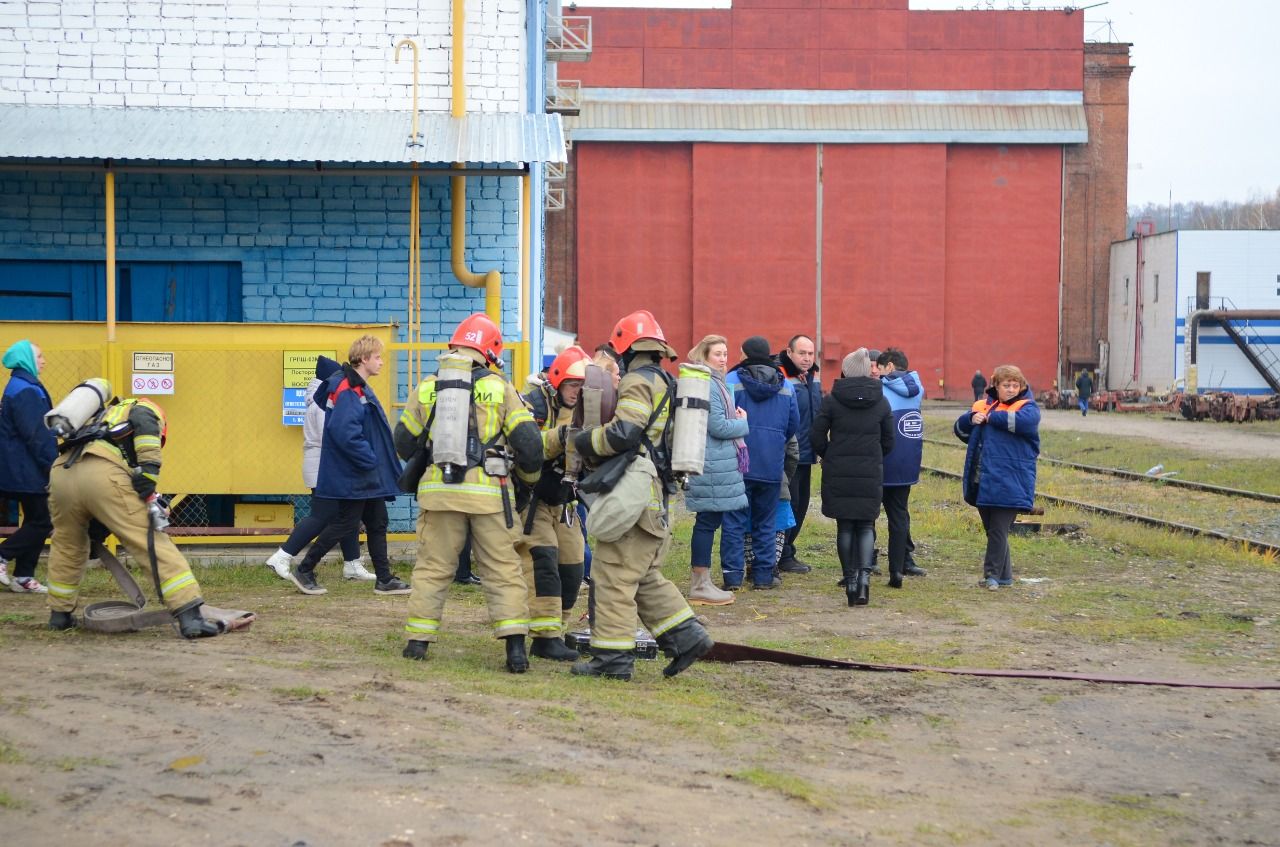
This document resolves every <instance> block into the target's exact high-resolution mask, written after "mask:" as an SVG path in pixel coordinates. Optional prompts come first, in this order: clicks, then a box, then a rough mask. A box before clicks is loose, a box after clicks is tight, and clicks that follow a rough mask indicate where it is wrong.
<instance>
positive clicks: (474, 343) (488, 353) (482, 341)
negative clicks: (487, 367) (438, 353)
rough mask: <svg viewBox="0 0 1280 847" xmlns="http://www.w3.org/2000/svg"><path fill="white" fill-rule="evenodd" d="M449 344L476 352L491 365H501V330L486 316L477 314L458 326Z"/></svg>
mask: <svg viewBox="0 0 1280 847" xmlns="http://www.w3.org/2000/svg"><path fill="white" fill-rule="evenodd" d="M449 344H450V345H451V346H453V347H469V348H471V349H472V350H478V351H479V352H480V353H481V355H483V356H484V357H485V358H486V359H487V360H488V361H489V362H490V363H491V364H494V365H498V364H501V363H502V330H500V329H498V325H497V324H495V323H494V322H493V321H491V320H490V319H489V316H488V315H485V314H479V313H477V314H474V315H472V316H471V317H469V318H467V319H466V320H464V321H463V322H462V323H460V324H458V328H457V329H455V330H454V331H453V337H452V338H450V339H449Z"/></svg>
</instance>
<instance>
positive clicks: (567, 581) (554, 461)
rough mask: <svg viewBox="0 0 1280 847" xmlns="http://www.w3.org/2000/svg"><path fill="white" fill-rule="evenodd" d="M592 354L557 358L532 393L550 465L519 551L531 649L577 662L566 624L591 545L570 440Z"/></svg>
mask: <svg viewBox="0 0 1280 847" xmlns="http://www.w3.org/2000/svg"><path fill="white" fill-rule="evenodd" d="M590 362H591V354H590V353H588V352H587V351H586V350H583V349H582V348H581V347H570V348H568V349H566V350H565V351H564V352H562V353H560V355H558V356H556V358H555V360H554V361H552V363H551V367H549V368H548V369H547V375H546V380H545V381H543V382H541V383H539V384H538V385H535V386H534V387H533V389H532V390H530V391H528V392H526V393H525V401H526V403H527V404H528V405H529V408H530V409H531V410H532V412H533V419H534V421H535V422H536V423H537V424H538V425H539V426H541V427H542V450H543V454H544V458H545V461H544V462H543V465H542V477H541V478H540V479H539V480H538V484H537V485H536V486H534V491H533V498H532V500H531V501H530V503H529V506H528V508H527V509H525V512H524V514H523V515H522V516H521V523H522V527H523V530H522V533H521V538H520V543H519V545H518V550H519V552H520V558H521V561H522V562H523V564H524V576H525V580H526V581H527V582H528V583H529V594H530V597H529V613H530V616H531V619H530V624H529V630H530V632H531V634H532V635H533V646H532V647H531V649H530V652H531V653H532V654H533V655H534V656H537V657H539V658H543V659H555V660H557V661H562V662H572V661H573V660H574V659H576V658H578V651H577V650H572V649H570V648H569V647H567V646H565V643H564V640H563V635H564V623H565V617H566V616H567V615H568V612H569V610H570V609H571V608H573V604H574V603H575V602H576V601H577V599H578V590H579V589H580V588H581V587H582V573H583V561H584V559H586V541H585V540H584V539H583V537H582V531H581V529H580V528H579V527H578V525H577V524H576V523H574V522H573V521H576V519H577V510H576V508H575V507H576V504H577V491H576V490H575V488H574V482H575V481H576V468H575V469H574V472H573V473H567V471H568V466H569V465H570V464H575V465H576V464H578V463H577V462H572V463H571V459H576V455H574V454H575V451H574V449H573V445H572V443H571V442H570V440H569V439H570V438H571V435H572V433H573V432H574V431H575V429H574V410H575V407H576V406H577V404H578V402H579V399H580V397H581V395H582V385H583V381H584V380H585V379H586V375H587V365H588V364H590Z"/></svg>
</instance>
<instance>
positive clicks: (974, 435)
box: [954, 365, 1040, 591]
mask: <svg viewBox="0 0 1280 847" xmlns="http://www.w3.org/2000/svg"><path fill="white" fill-rule="evenodd" d="M954 428H955V434H956V437H957V438H959V439H960V440H961V441H963V442H965V443H966V444H968V445H969V449H968V451H967V452H966V453H965V458H964V476H963V482H962V485H963V486H964V501H965V502H966V503H968V504H969V505H971V506H976V507H977V509H978V514H979V516H981V518H982V528H983V529H984V530H986V533H987V552H986V555H985V556H984V557H983V560H982V584H983V585H984V586H985V587H986V588H988V589H990V590H991V591H996V590H998V589H999V588H1000V586H1002V585H1012V584H1013V563H1012V561H1011V560H1010V558H1009V528H1010V527H1012V526H1013V521H1014V518H1016V517H1017V516H1018V512H1025V511H1029V510H1030V509H1031V507H1032V505H1033V504H1034V502H1035V497H1036V457H1038V456H1039V455H1040V407H1039V406H1037V405H1036V401H1035V398H1034V397H1033V396H1032V394H1031V386H1029V385H1027V380H1026V378H1025V377H1024V376H1023V375H1022V371H1021V370H1019V369H1018V368H1016V367H1015V366H1013V365H1001V366H1000V367H998V368H996V369H995V371H994V372H993V373H992V374H991V387H990V388H988V389H987V391H986V395H985V396H984V397H982V398H981V399H980V400H977V401H976V402H974V404H973V407H972V408H971V409H970V410H969V411H967V412H965V413H964V414H962V415H960V417H959V418H957V419H956V422H955V427H954Z"/></svg>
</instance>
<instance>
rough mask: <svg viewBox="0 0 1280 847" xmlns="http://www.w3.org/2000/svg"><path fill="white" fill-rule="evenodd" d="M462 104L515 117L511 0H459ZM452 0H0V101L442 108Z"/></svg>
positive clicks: (520, 32) (518, 5)
mask: <svg viewBox="0 0 1280 847" xmlns="http://www.w3.org/2000/svg"><path fill="white" fill-rule="evenodd" d="M466 2H467V35H466V42H467V58H466V70H465V73H466V82H467V109H468V110H469V111H476V112H479V111H492V112H518V111H522V110H523V108H524V74H525V67H526V65H527V51H526V46H525V43H524V41H525V38H524V31H525V30H524V27H525V5H524V3H523V2H521V0H466ZM450 22H451V12H450V4H449V0H314V1H313V2H308V0H258V2H256V3H255V2H251V0H178V1H177V2H174V0H131V2H122V1H121V0H63V2H60V3H58V2H49V0H3V2H0V103H30V104H37V103H38V104H65V105H85V104H92V105H104V106H105V105H110V106H156V105H163V106H191V107H230V106H235V107H241V108H310V109H320V108H323V109H408V108H409V105H410V102H411V96H412V94H411V83H412V63H411V62H410V58H411V57H410V54H409V51H408V50H405V51H402V52H401V60H400V63H399V64H396V63H395V52H394V45H395V43H396V42H397V41H399V40H400V39H401V38H413V39H414V40H416V41H417V42H418V46H419V75H418V102H419V106H420V107H421V108H422V109H424V110H428V111H448V110H449V96H450V68H451V63H450V55H449V51H450V49H451V44H452V39H451V38H450V29H451V23H450Z"/></svg>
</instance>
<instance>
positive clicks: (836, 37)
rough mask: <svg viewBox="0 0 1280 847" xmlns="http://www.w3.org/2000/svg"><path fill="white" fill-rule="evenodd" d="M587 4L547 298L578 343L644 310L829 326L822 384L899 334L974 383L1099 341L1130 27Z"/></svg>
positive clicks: (889, 1) (796, 7)
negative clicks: (588, 41)
mask: <svg viewBox="0 0 1280 847" xmlns="http://www.w3.org/2000/svg"><path fill="white" fill-rule="evenodd" d="M578 14H588V15H590V16H591V17H592V23H593V30H594V45H593V52H592V56H591V60H590V62H588V63H587V64H585V65H582V66H581V77H582V111H581V114H580V115H579V116H578V117H577V118H576V119H573V120H571V121H569V122H568V124H569V127H570V130H569V131H570V137H571V139H572V141H573V157H572V161H571V165H570V174H569V180H568V183H567V186H566V187H567V198H566V199H567V202H566V209H565V210H564V211H563V212H560V213H556V214H550V215H548V226H547V230H548V232H547V239H548V260H549V268H548V292H547V297H548V302H547V314H548V316H555V315H557V314H563V315H565V319H564V323H565V324H566V325H567V326H566V328H568V329H576V330H577V331H578V334H579V337H580V338H581V340H582V341H583V343H586V344H589V345H591V344H594V343H596V342H597V341H598V340H600V339H603V338H604V337H605V334H606V333H607V331H608V330H609V328H610V327H611V326H612V324H613V322H614V321H615V320H616V318H617V317H618V316H620V315H622V314H624V313H626V312H627V311H629V310H631V309H635V308H641V307H644V308H649V309H651V310H652V311H653V312H654V313H655V315H656V316H657V317H658V319H659V321H661V322H662V324H663V327H664V328H665V329H666V331H667V334H668V337H669V338H671V339H672V340H673V342H674V343H675V345H676V346H677V348H679V349H681V350H685V349H688V347H690V346H692V344H693V342H694V341H696V340H697V339H698V338H700V337H701V336H702V335H704V334H706V333H709V332H717V333H721V334H724V335H726V336H728V337H729V339H730V342H731V344H734V345H736V344H737V343H739V342H741V340H742V339H743V338H744V337H746V336H747V335H751V334H763V335H766V336H767V337H768V338H769V339H770V341H771V342H772V343H773V345H774V347H775V349H777V348H780V347H781V346H782V345H783V344H784V343H785V341H786V340H787V338H789V337H790V336H791V335H792V334H794V333H796V332H805V333H808V334H811V335H813V336H815V338H816V339H817V340H818V342H819V349H820V351H821V352H820V356H821V360H822V365H823V368H824V370H825V372H826V377H825V380H826V381H827V382H828V383H829V381H830V379H831V378H832V376H833V375H834V373H835V372H836V370H837V368H838V363H839V361H840V359H841V358H842V357H843V356H844V355H845V354H846V353H848V352H850V351H851V350H853V349H855V348H857V347H859V346H868V347H879V348H884V347H887V346H891V345H892V346H900V347H902V348H903V349H904V350H905V351H906V352H907V354H908V356H909V357H910V359H911V363H912V367H913V368H914V369H916V370H919V371H920V373H921V375H922V376H923V377H924V379H925V382H926V388H927V390H928V393H929V395H930V396H933V397H939V396H943V395H944V394H945V396H948V397H955V398H959V397H963V396H965V395H966V394H968V391H969V387H968V386H969V379H970V377H971V376H972V374H973V372H974V370H975V369H977V368H981V369H982V370H983V371H984V372H988V373H989V372H990V369H991V368H992V367H994V366H995V365H997V364H1002V363H1006V362H1012V363H1016V364H1018V365H1020V366H1021V367H1022V368H1023V370H1024V371H1025V372H1026V374H1027V376H1028V378H1029V379H1030V380H1031V382H1032V384H1033V385H1035V386H1037V387H1039V386H1046V387H1047V386H1048V385H1049V383H1050V382H1051V381H1052V380H1054V379H1055V378H1057V377H1058V376H1059V374H1060V373H1062V372H1067V370H1068V368H1070V367H1074V366H1078V365H1080V364H1084V363H1089V362H1092V361H1093V358H1094V357H1095V356H1096V349H1097V345H1096V342H1097V340H1098V339H1100V338H1104V337H1105V335H1106V326H1107V324H1106V314H1105V296H1106V295H1105V292H1106V281H1107V273H1106V265H1105V260H1104V261H1103V264H1102V265H1101V266H1100V268H1099V267H1097V266H1096V265H1097V262H1096V261H1095V259H1096V258H1097V257H1098V256H1099V255H1105V254H1106V252H1107V248H1108V246H1109V244H1110V242H1111V241H1112V240H1115V239H1117V238H1122V237H1123V235H1124V226H1125V195H1124V181H1125V177H1126V175H1127V174H1126V171H1127V151H1126V149H1125V148H1126V147H1127V115H1128V112H1127V103H1128V99H1127V95H1128V73H1129V71H1130V70H1131V69H1130V68H1129V63H1128V49H1127V45H1086V44H1085V43H1084V41H1083V19H1082V14H1081V13H1080V12H1078V11H1077V12H1064V11H1060V10H1059V11H1043V12H1033V11H1009V12H991V11H987V12H972V11H957V12H932V11H910V10H908V8H907V0H737V2H735V3H734V7H733V8H732V9H728V10H706V11H701V10H700V11H693V10H650V9H643V10H642V9H582V10H580V11H579V12H578ZM1116 48H1122V49H1116ZM1117 107H1119V108H1117ZM1104 117H1105V118H1106V121H1105V122H1104V121H1102V118H1104ZM1104 124H1105V125H1104ZM1099 271H1101V273H1100V278H1098V277H1099ZM1095 290H1100V291H1101V292H1102V295H1101V296H1102V301H1101V302H1102V311H1101V313H1100V314H1099V313H1098V309H1097V308H1096V302H1097V300H1096V298H1095V297H1094V291H1095ZM1060 316H1062V317H1061V318H1060ZM574 318H576V325H575V324H573V323H571V322H572V321H573V320H574Z"/></svg>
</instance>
